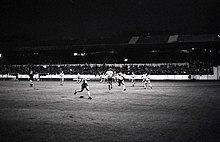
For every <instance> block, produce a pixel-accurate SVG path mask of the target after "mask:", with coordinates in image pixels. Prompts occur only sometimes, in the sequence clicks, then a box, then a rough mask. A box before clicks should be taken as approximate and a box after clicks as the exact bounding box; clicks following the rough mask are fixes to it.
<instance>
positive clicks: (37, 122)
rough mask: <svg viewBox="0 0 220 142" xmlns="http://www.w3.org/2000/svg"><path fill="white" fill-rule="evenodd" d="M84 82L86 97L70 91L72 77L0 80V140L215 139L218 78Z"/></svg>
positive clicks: (218, 132) (219, 132) (219, 130)
mask: <svg viewBox="0 0 220 142" xmlns="http://www.w3.org/2000/svg"><path fill="white" fill-rule="evenodd" d="M89 84H90V90H91V95H92V97H93V99H92V100H88V99H87V94H86V91H85V92H83V93H79V94H77V95H73V90H74V89H78V88H79V87H80V84H77V83H76V82H71V81H68V82H65V84H64V86H59V82H58V81H40V82H34V87H32V88H31V87H29V82H28V81H0V141H1V142H6V141H10V142H18V141H19V142H33V141H36V142H38V141H40V142H44V141H49V142H70V141H147V142H217V141H219V140H220V82H152V84H153V89H150V88H147V89H143V87H142V83H141V82H138V83H137V84H136V86H135V87H131V83H130V82H127V83H126V85H127V91H126V92H123V91H122V88H120V87H119V86H117V84H114V88H113V90H111V91H109V90H107V85H106V84H100V83H99V82H89ZM80 95H84V96H85V97H84V98H79V96H80Z"/></svg>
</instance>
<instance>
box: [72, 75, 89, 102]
mask: <svg viewBox="0 0 220 142" xmlns="http://www.w3.org/2000/svg"><path fill="white" fill-rule="evenodd" d="M84 89H86V90H87V93H88V99H90V100H91V99H92V97H91V95H90V91H89V85H88V82H87V79H86V78H84V79H83V80H82V85H81V89H78V90H75V92H74V95H75V94H76V93H78V92H82V91H83V90H84ZM80 98H83V96H80Z"/></svg>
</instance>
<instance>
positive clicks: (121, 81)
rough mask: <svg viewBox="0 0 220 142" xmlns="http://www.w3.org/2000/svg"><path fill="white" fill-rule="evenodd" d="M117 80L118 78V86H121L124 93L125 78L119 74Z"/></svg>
mask: <svg viewBox="0 0 220 142" xmlns="http://www.w3.org/2000/svg"><path fill="white" fill-rule="evenodd" d="M117 78H118V86H121V85H122V88H123V90H124V91H126V88H125V78H124V76H123V75H122V73H119V74H118V77H117Z"/></svg>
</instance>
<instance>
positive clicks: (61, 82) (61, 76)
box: [60, 71, 64, 86]
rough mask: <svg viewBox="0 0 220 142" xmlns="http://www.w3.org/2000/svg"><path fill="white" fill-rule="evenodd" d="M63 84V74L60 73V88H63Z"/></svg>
mask: <svg viewBox="0 0 220 142" xmlns="http://www.w3.org/2000/svg"><path fill="white" fill-rule="evenodd" d="M63 83H64V72H63V71H61V72H60V86H63Z"/></svg>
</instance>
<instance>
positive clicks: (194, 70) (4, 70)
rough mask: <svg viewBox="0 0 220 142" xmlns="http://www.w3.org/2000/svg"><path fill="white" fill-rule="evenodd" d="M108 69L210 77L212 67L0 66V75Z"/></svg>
mask: <svg viewBox="0 0 220 142" xmlns="http://www.w3.org/2000/svg"><path fill="white" fill-rule="evenodd" d="M109 68H112V69H113V70H114V71H115V72H122V73H125V74H128V75H129V74H132V72H133V73H135V74H137V75H141V74H144V73H149V74H151V75H189V74H191V75H212V74H213V66H212V65H211V64H208V63H205V62H194V63H191V64H188V63H186V64H172V63H169V64H167V63H164V64H106V65H105V64H61V65H0V74H28V73H29V71H30V70H33V71H34V73H39V74H59V73H60V71H61V70H62V71H64V73H65V74H78V73H79V74H84V75H88V74H91V75H101V74H103V73H104V72H106V71H107V70H108V69H109Z"/></svg>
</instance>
